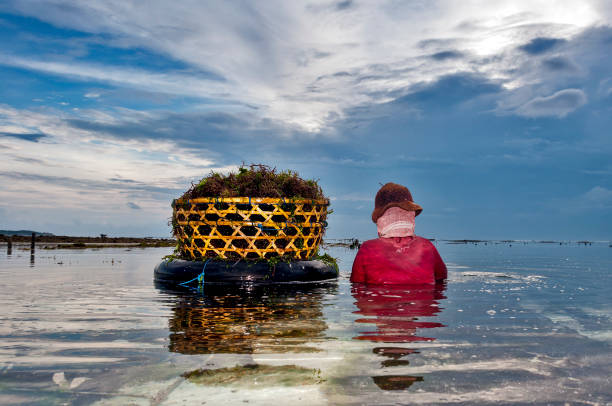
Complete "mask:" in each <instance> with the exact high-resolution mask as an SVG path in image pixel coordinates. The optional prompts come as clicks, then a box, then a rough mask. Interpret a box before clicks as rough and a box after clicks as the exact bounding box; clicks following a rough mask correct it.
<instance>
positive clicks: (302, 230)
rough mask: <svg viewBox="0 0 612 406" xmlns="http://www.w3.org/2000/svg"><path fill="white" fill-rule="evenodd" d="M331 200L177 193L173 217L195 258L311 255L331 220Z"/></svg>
mask: <svg viewBox="0 0 612 406" xmlns="http://www.w3.org/2000/svg"><path fill="white" fill-rule="evenodd" d="M328 205H329V201H328V200H312V199H297V198H296V199H282V198H280V199H277V198H265V197H258V198H256V197H254V198H249V197H227V198H211V197H204V198H197V199H190V200H187V199H177V200H175V201H174V203H173V208H174V213H173V216H174V217H173V222H174V224H175V231H176V233H177V237H178V239H179V249H180V252H181V253H182V254H183V256H187V257H189V258H191V259H198V258H203V257H208V258H214V257H220V258H225V259H240V258H245V259H260V258H261V259H269V258H272V257H276V256H283V255H288V256H291V257H293V258H295V259H308V258H310V256H311V255H313V254H314V253H315V252H316V250H317V247H318V245H319V243H320V242H321V237H322V236H323V231H324V229H325V227H326V226H327V222H326V221H325V219H326V217H327V206H328Z"/></svg>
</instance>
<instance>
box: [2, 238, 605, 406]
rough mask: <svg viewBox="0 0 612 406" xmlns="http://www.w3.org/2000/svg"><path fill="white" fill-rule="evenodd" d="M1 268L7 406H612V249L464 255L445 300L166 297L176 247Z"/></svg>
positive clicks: (334, 295) (224, 291)
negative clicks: (163, 268) (158, 279)
mask: <svg viewBox="0 0 612 406" xmlns="http://www.w3.org/2000/svg"><path fill="white" fill-rule="evenodd" d="M0 248H2V252H1V253H0V277H1V278H2V286H1V287H0V291H1V293H0V302H1V305H2V309H3V312H2V316H1V319H0V320H1V321H0V337H1V340H0V404H3V405H5V404H20V405H21V404H37V405H38V404H50V405H55V404H58V405H61V404H76V405H79V404H96V405H111V404H112V405H115V404H116V405H129V404H133V405H158V404H160V405H161V404H163V405H179V404H180V405H183V404H209V405H217V404H224V405H227V404H241V405H244V404H271V403H274V402H276V403H279V402H282V403H286V402H289V401H290V402H291V403H292V404H295V405H300V404H308V405H313V404H513V405H516V404H559V405H564V404H589V405H591V404H612V382H611V378H610V375H611V374H612V351H611V344H612V302H611V301H610V294H609V290H610V287H611V286H612V283H610V276H609V275H610V270H611V269H612V248H609V247H608V244H593V245H592V246H578V245H562V246H559V245H547V244H527V245H522V244H519V245H517V244H513V246H508V245H501V244H499V245H492V244H489V245H486V246H485V245H482V244H480V245H451V244H445V243H438V249H439V251H440V253H441V255H442V257H443V258H444V259H445V260H446V262H447V264H448V266H449V280H448V282H447V284H446V285H445V286H443V287H438V288H430V289H418V288H406V287H365V286H361V285H355V286H351V284H350V282H349V281H348V276H349V273H350V266H351V263H352V259H353V257H354V255H355V251H350V250H346V249H341V248H337V249H331V250H330V251H329V252H330V254H331V255H333V256H336V257H339V258H340V268H341V278H340V279H339V280H338V281H334V282H331V283H318V284H297V285H279V286H268V287H265V286H244V287H223V286H205V287H204V289H203V291H188V290H180V291H177V290H170V289H167V288H163V287H159V286H158V287H156V286H155V285H154V283H153V280H152V276H153V267H154V265H155V264H156V263H157V262H158V261H159V259H160V258H161V257H162V256H163V255H165V254H167V253H168V251H169V249H167V248H148V249H120V248H109V249H103V250H53V251H45V250H40V251H38V252H37V253H36V256H35V257H34V258H31V257H30V254H29V252H28V251H23V250H19V249H16V248H15V247H14V249H13V252H12V255H10V256H9V255H7V253H6V247H5V246H4V247H2V246H0Z"/></svg>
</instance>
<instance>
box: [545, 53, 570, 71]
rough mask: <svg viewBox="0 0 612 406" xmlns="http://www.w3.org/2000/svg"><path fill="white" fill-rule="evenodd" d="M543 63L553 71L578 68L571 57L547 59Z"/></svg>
mask: <svg viewBox="0 0 612 406" xmlns="http://www.w3.org/2000/svg"><path fill="white" fill-rule="evenodd" d="M542 64H543V65H544V66H545V67H546V68H547V69H549V70H551V71H564V70H576V65H575V64H574V63H573V62H572V61H571V60H570V59H569V58H566V57H562V56H556V57H553V58H548V59H545V60H544V61H542Z"/></svg>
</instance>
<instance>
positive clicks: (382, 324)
mask: <svg viewBox="0 0 612 406" xmlns="http://www.w3.org/2000/svg"><path fill="white" fill-rule="evenodd" d="M444 288H445V285H444V284H443V283H438V284H435V285H419V286H417V285H412V286H406V285H403V286H402V285H386V286H383V285H366V284H361V283H356V284H354V285H353V286H352V288H351V294H352V295H353V297H354V298H355V305H356V306H357V311H356V312H355V313H356V314H359V315H361V316H363V317H362V318H359V319H357V320H355V321H356V322H357V323H363V324H362V325H361V326H362V327H363V328H362V329H360V331H358V335H357V336H356V337H353V338H354V339H355V340H365V341H372V342H375V343H377V344H376V347H375V348H373V349H372V352H373V353H374V354H377V355H379V356H381V357H383V358H385V359H384V360H383V361H381V366H382V367H383V368H394V367H402V368H405V367H407V366H408V365H409V364H410V361H409V360H408V357H409V356H411V354H418V353H419V350H418V349H416V348H406V347H400V346H397V344H398V343H402V344H404V343H410V344H409V345H411V346H412V344H413V343H415V342H420V341H435V339H436V338H435V337H432V333H434V330H433V329H435V328H437V327H444V325H443V324H442V323H440V322H438V321H437V320H436V317H437V316H438V314H439V313H440V311H441V308H440V301H441V300H442V299H445V298H446V297H445V296H444ZM424 317H425V318H428V319H429V320H421V319H422V318H424ZM425 329H426V330H425ZM381 343H393V344H395V345H392V346H387V345H384V344H383V345H382V346H381ZM372 379H373V380H374V383H375V384H376V386H378V387H379V388H380V389H382V390H403V389H407V388H408V387H410V386H411V385H412V384H414V383H415V382H420V381H423V377H422V376H415V375H407V374H399V375H389V374H384V375H377V376H373V377H372Z"/></svg>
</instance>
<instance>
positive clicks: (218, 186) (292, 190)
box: [181, 164, 326, 199]
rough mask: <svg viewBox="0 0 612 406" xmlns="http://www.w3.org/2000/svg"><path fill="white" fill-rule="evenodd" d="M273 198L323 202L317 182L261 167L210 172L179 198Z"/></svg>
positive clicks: (251, 166)
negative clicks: (225, 173) (227, 172)
mask: <svg viewBox="0 0 612 406" xmlns="http://www.w3.org/2000/svg"><path fill="white" fill-rule="evenodd" d="M240 196H248V197H275V198H282V197H284V198H306V199H325V198H326V197H325V196H324V194H323V190H322V189H321V187H320V186H319V184H318V183H317V181H316V180H312V179H310V180H305V179H302V178H301V177H300V176H299V175H298V173H297V172H294V171H291V170H287V171H281V172H278V171H277V170H276V168H272V167H270V166H267V165H262V164H251V165H249V166H248V167H247V166H244V165H243V166H241V167H240V168H239V169H238V173H234V172H230V173H229V174H227V175H223V174H221V173H217V172H211V173H210V175H208V176H207V177H205V178H203V179H201V180H200V182H198V183H197V184H192V185H191V188H189V190H187V191H186V192H185V193H184V194H183V196H181V198H183V199H195V198H198V197H240Z"/></svg>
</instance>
